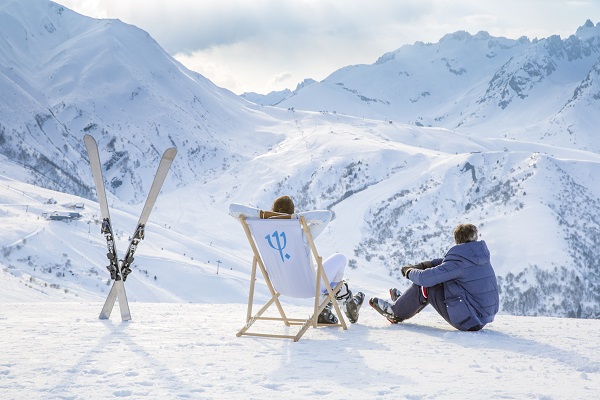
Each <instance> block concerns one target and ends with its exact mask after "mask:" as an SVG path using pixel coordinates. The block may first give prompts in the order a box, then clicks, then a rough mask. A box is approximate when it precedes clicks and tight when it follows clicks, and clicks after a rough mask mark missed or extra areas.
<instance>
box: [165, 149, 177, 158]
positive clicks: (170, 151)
mask: <svg viewBox="0 0 600 400" xmlns="http://www.w3.org/2000/svg"><path fill="white" fill-rule="evenodd" d="M176 155H177V148H175V147H171V148H169V149H167V150H165V152H164V153H163V158H166V159H169V160H173V159H175V156H176Z"/></svg>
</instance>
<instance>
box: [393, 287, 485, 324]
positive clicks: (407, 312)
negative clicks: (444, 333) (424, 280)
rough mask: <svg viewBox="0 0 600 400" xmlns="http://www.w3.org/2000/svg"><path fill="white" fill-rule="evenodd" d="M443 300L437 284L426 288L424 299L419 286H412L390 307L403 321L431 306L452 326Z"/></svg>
mask: <svg viewBox="0 0 600 400" xmlns="http://www.w3.org/2000/svg"><path fill="white" fill-rule="evenodd" d="M444 300H445V297H444V285H442V284H439V285H435V286H432V287H428V288H427V297H425V296H423V292H422V290H421V286H417V285H415V284H413V285H411V287H409V288H408V290H407V291H406V292H404V293H402V296H400V298H398V300H396V303H394V304H393V305H392V310H394V314H395V315H396V317H398V318H400V319H401V320H403V321H404V320H407V319H409V318H412V317H414V316H415V315H417V314H418V313H419V312H420V311H421V310H422V309H424V308H425V307H426V306H427V304H431V305H432V306H433V308H435V310H436V311H437V312H438V314H440V315H441V316H442V318H444V319H445V320H446V322H448V323H449V324H450V325H452V326H454V325H453V324H452V322H450V317H449V316H448V310H447V308H446V303H445V301H444ZM481 328H482V326H480V325H477V326H474V327H473V328H471V329H469V330H470V331H478V330H480V329H481Z"/></svg>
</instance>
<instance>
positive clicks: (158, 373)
mask: <svg viewBox="0 0 600 400" xmlns="http://www.w3.org/2000/svg"><path fill="white" fill-rule="evenodd" d="M97 322H98V321H93V322H92V323H97ZM99 322H100V323H101V324H102V325H103V326H104V327H105V328H106V329H107V332H106V334H105V335H104V336H102V337H101V338H100V340H99V341H98V342H97V343H96V344H95V345H90V346H89V347H88V349H87V351H86V352H85V353H84V354H83V355H81V357H79V359H78V361H77V362H76V363H75V364H74V365H73V366H71V367H69V368H67V369H66V372H67V374H65V376H64V377H63V378H62V380H61V381H59V382H57V383H56V385H55V388H56V392H55V393H54V394H56V395H61V396H70V395H72V394H76V390H77V387H78V386H77V380H78V378H77V376H82V375H83V376H86V375H94V376H95V377H97V378H98V381H105V384H106V387H107V390H112V391H113V395H114V396H126V395H128V394H131V392H133V391H134V386H135V385H134V381H135V382H136V383H135V384H137V385H149V384H152V385H156V383H157V382H162V383H163V385H164V387H166V388H178V389H180V388H185V387H188V386H189V383H185V382H183V381H181V380H180V379H179V377H178V376H177V374H176V373H174V372H172V371H171V370H170V367H169V366H167V365H166V364H164V363H163V362H161V361H159V360H158V359H157V358H156V357H155V356H153V355H152V353H151V352H149V351H148V350H147V349H145V348H144V347H143V346H140V345H139V344H138V343H136V342H135V341H134V340H133V339H132V338H131V336H130V335H129V334H128V333H127V330H128V328H130V327H131V326H132V324H133V322H132V321H122V322H119V323H114V322H113V321H111V320H110V319H107V320H100V321H99ZM123 345H124V346H123ZM123 347H127V348H128V349H129V350H131V353H130V354H127V353H124V352H123V351H122V349H123ZM111 348H117V349H118V351H117V352H115V353H114V354H110V352H111V351H113V349H111ZM132 355H134V356H135V358H137V359H139V360H141V362H142V365H139V364H134V365H136V368H137V367H139V369H142V370H143V371H144V375H150V376H145V377H143V378H142V377H141V376H140V375H141V374H140V373H139V372H137V371H135V368H133V369H132V370H131V371H128V372H125V373H124V374H121V375H119V374H118V373H117V370H122V369H123V368H122V367H121V363H123V362H128V363H130V362H131V358H132V357H131V356H132ZM106 357H108V358H111V359H112V363H113V364H114V365H115V366H116V367H118V368H115V370H110V369H104V370H103V369H102V368H99V367H98V366H97V365H98V364H101V365H107V364H110V363H108V362H106V361H102V359H103V358H106ZM120 357H121V358H120ZM148 370H150V371H151V372H150V374H148V373H147V372H148ZM149 380H151V382H146V381H149ZM111 384H112V385H111ZM59 390H60V392H59ZM190 390H192V389H191V388H190ZM107 397H108V395H107Z"/></svg>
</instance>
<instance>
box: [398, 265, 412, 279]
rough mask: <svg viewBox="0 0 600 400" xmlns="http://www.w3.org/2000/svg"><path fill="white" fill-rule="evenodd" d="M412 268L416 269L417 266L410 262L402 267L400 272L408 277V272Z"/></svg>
mask: <svg viewBox="0 0 600 400" xmlns="http://www.w3.org/2000/svg"><path fill="white" fill-rule="evenodd" d="M411 269H415V266H414V265H411V264H408V265H405V266H404V267H402V269H400V272H402V276H403V277H405V278H406V279H408V273H409V272H410V270H411Z"/></svg>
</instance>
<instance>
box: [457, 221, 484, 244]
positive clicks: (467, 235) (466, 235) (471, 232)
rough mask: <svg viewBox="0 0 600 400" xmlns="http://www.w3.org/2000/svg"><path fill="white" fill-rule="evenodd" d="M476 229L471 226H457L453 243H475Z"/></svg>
mask: <svg viewBox="0 0 600 400" xmlns="http://www.w3.org/2000/svg"><path fill="white" fill-rule="evenodd" d="M477 236H478V234H477V227H476V226H475V225H473V224H459V225H458V226H457V227H456V229H454V241H455V242H456V244H462V243H468V242H475V241H477Z"/></svg>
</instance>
